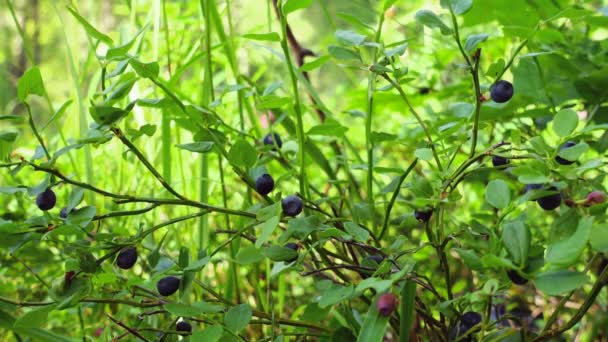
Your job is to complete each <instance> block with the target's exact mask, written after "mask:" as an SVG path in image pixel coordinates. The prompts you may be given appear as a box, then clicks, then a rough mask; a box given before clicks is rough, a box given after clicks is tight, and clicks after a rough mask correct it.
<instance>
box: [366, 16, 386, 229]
mask: <svg viewBox="0 0 608 342" xmlns="http://www.w3.org/2000/svg"><path fill="white" fill-rule="evenodd" d="M383 24H384V13H381V14H380V18H379V19H378V26H377V28H376V34H375V36H374V42H375V43H378V42H379V41H380V36H381V35H382V25H383ZM372 49H373V53H372V63H371V64H372V65H373V64H376V61H377V59H378V48H376V47H374V48H372ZM375 83H376V74H375V73H373V72H370V73H369V77H368V79H367V97H366V100H367V104H366V114H365V149H366V150H367V180H366V182H367V204H368V206H369V211H370V212H371V213H372V222H374V221H375V220H374V217H375V214H376V210H375V203H374V142H373V141H372V118H373V114H374V90H375Z"/></svg>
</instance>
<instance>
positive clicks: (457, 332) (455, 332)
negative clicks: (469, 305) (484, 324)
mask: <svg viewBox="0 0 608 342" xmlns="http://www.w3.org/2000/svg"><path fill="white" fill-rule="evenodd" d="M479 323H481V315H480V314H478V313H477V312H465V313H464V314H463V315H462V317H461V318H460V322H458V323H457V324H456V326H455V327H454V329H452V333H451V336H450V341H455V340H458V341H466V342H471V341H473V336H472V334H468V335H467V336H466V337H465V338H460V336H463V335H465V334H466V333H467V332H468V331H469V330H471V329H472V328H473V327H474V326H476V325H477V324H479Z"/></svg>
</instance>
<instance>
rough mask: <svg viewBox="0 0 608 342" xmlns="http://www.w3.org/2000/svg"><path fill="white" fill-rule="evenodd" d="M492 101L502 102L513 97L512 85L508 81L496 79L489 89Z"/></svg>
mask: <svg viewBox="0 0 608 342" xmlns="http://www.w3.org/2000/svg"><path fill="white" fill-rule="evenodd" d="M490 97H491V98H492V101H494V102H497V103H504V102H507V101H509V100H510V99H511V98H512V97H513V85H512V84H511V83H510V82H508V81H498V82H496V83H494V85H493V86H492V88H491V89H490Z"/></svg>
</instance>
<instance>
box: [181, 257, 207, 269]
mask: <svg viewBox="0 0 608 342" xmlns="http://www.w3.org/2000/svg"><path fill="white" fill-rule="evenodd" d="M208 263H209V257H204V258H201V259H198V260H196V261H193V262H191V263H189V264H188V267H186V268H184V271H186V272H198V271H200V270H202V269H203V267H205V265H207V264H208Z"/></svg>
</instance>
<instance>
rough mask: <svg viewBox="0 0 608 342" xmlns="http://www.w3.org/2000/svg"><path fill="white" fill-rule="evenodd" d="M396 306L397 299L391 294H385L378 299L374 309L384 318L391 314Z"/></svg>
mask: <svg viewBox="0 0 608 342" xmlns="http://www.w3.org/2000/svg"><path fill="white" fill-rule="evenodd" d="M396 306H397V297H395V295H394V294H392V293H385V294H383V295H382V296H380V298H379V299H378V302H377V303H376V308H377V309H378V313H379V314H380V315H382V316H384V317H388V316H390V315H391V313H393V311H394V310H395V307H396Z"/></svg>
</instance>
